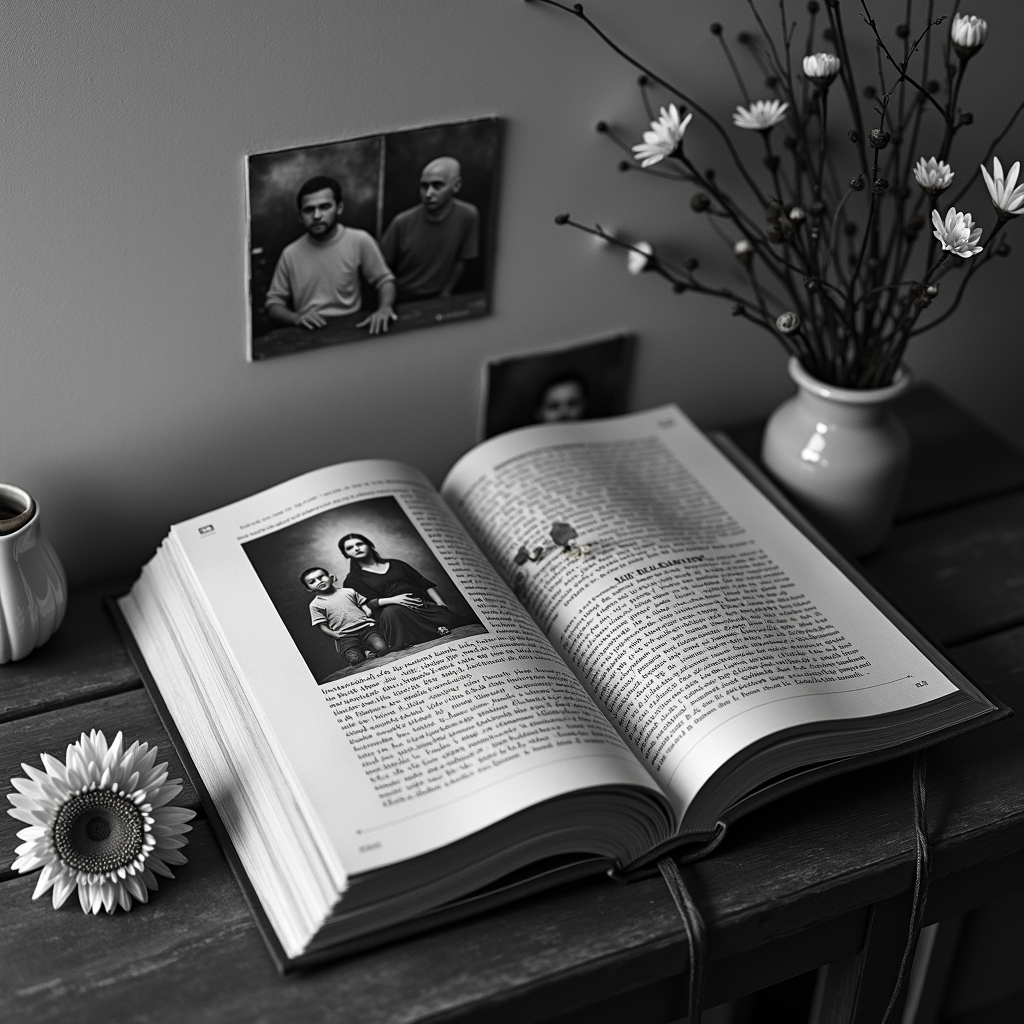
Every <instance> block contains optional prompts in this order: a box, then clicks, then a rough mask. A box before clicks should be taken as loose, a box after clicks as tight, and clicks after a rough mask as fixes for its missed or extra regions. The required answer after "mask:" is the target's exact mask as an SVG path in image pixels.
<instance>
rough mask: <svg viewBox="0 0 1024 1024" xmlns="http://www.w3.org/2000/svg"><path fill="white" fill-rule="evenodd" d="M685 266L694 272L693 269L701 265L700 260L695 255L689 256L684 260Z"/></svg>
mask: <svg viewBox="0 0 1024 1024" xmlns="http://www.w3.org/2000/svg"><path fill="white" fill-rule="evenodd" d="M683 266H684V267H686V269H687V270H689V271H690V272H691V273H693V271H695V270H696V269H697V268H698V267H699V266H700V261H699V260H698V259H697V258H696V257H695V256H687V257H686V259H685V260H683Z"/></svg>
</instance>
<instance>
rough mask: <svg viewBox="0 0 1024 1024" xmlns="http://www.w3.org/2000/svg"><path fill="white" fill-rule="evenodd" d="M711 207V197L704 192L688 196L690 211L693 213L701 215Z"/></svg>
mask: <svg viewBox="0 0 1024 1024" xmlns="http://www.w3.org/2000/svg"><path fill="white" fill-rule="evenodd" d="M710 207H711V197H710V196H709V195H708V194H707V193H706V192H694V194H693V195H692V196H690V209H691V210H693V212H694V213H703V212H704V211H705V210H707V209H710Z"/></svg>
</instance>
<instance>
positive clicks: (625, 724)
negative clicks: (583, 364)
mask: <svg viewBox="0 0 1024 1024" xmlns="http://www.w3.org/2000/svg"><path fill="white" fill-rule="evenodd" d="M442 494H443V496H444V497H445V498H446V500H447V501H448V503H449V504H450V505H451V507H452V508H453V509H454V510H455V512H456V514H457V515H458V516H459V517H460V518H461V519H462V521H463V523H464V524H465V525H466V527H467V528H468V530H469V531H470V533H471V534H473V536H474V538H475V539H476V541H477V543H478V544H479V546H480V547H481V549H482V550H483V551H484V553H485V554H486V555H487V557H488V558H489V559H490V561H491V562H492V564H493V565H494V566H495V567H496V568H497V569H498V571H499V572H500V573H501V574H502V575H503V576H504V577H505V579H506V580H507V581H508V582H509V584H510V585H511V586H512V588H513V590H514V591H515V593H516V594H517V595H518V597H519V598H520V600H521V601H522V602H523V603H524V605H525V606H526V608H527V609H528V610H529V611H530V613H531V615H532V616H533V617H534V619H535V620H536V621H537V623H538V624H539V625H540V626H541V628H542V629H543V630H544V631H545V632H546V633H547V635H548V637H549V639H550V640H551V642H552V643H553V644H554V646H555V647H556V649H557V650H558V651H559V652H560V653H561V654H562V656H563V658H564V659H565V660H566V662H567V663H568V664H569V665H570V666H571V667H572V668H573V669H574V671H575V672H576V674H577V676H578V677H579V678H580V680H581V681H582V682H583V683H584V685H585V686H586V687H587V688H588V690H589V691H590V693H591V694H592V696H593V697H594V698H595V700H596V701H597V702H598V703H599V704H600V705H601V706H602V707H603V708H604V709H605V712H606V714H607V715H608V717H609V719H610V720H611V721H612V722H613V724H614V725H615V726H616V727H617V729H618V730H619V732H620V734H621V735H622V736H623V737H624V738H625V739H626V740H627V742H629V744H630V745H631V746H632V748H633V750H634V752H635V753H636V754H637V756H638V757H639V758H640V759H641V761H642V762H643V763H644V764H645V765H646V766H647V767H648V769H649V770H650V772H651V773H652V775H653V776H654V777H655V778H656V779H657V781H658V782H659V784H660V785H661V787H662V789H663V790H664V791H665V792H666V793H667V794H668V796H669V798H670V800H671V801H672V803H673V805H674V808H675V810H676V813H677V814H678V815H679V817H680V818H682V817H683V815H684V814H685V812H686V810H687V808H688V807H689V806H690V804H691V802H692V801H693V800H694V797H695V796H696V795H697V794H698V792H699V791H700V790H701V788H702V787H703V786H705V784H707V783H708V782H709V780H710V779H711V778H712V776H713V775H714V774H715V773H716V772H717V771H719V770H720V769H721V768H722V766H723V765H726V764H728V763H730V762H731V761H734V759H738V758H740V757H741V755H742V754H743V752H744V751H748V750H750V749H751V748H754V747H756V746H757V745H758V744H759V743H761V744H763V741H765V739H766V738H767V737H770V736H773V735H776V734H779V733H784V732H787V731H789V733H790V734H792V733H793V732H794V731H795V732H796V733H800V732H804V731H813V730H815V729H818V730H820V731H822V732H824V733H830V732H831V733H836V734H839V733H842V731H843V730H844V728H845V729H847V730H848V729H849V726H850V725H851V724H853V723H856V721H857V720H858V719H860V720H866V719H869V718H871V717H873V716H880V715H889V714H891V713H894V712H904V713H906V712H908V711H911V710H912V709H914V708H915V707H920V706H922V705H927V704H929V703H931V702H935V701H937V700H940V699H941V698H944V697H945V698H949V697H951V696H957V695H959V689H958V687H957V685H956V684H955V683H953V682H952V681H951V680H950V679H948V678H947V677H946V676H945V675H944V674H943V672H942V671H940V670H939V669H938V668H937V667H936V665H935V664H934V663H933V662H932V661H931V660H929V659H928V658H927V657H926V656H925V655H924V654H923V653H922V652H921V651H920V650H919V649H918V648H917V646H915V644H914V643H912V642H911V641H910V640H908V639H907V637H906V636H904V634H903V633H902V632H901V631H900V629H899V628H898V627H897V626H896V625H895V624H894V623H893V622H891V621H890V620H889V619H888V618H887V617H886V615H885V614H883V613H882V612H881V611H880V610H879V608H877V607H876V606H875V604H873V603H872V601H871V600H870V599H869V598H868V597H867V596H866V595H865V594H864V593H862V592H861V590H860V589H859V588H858V587H857V586H856V585H855V584H854V583H853V582H852V581H851V580H850V579H849V578H848V577H847V576H846V575H845V574H844V572H843V571H842V570H841V569H840V568H839V567H838V566H837V565H835V564H834V563H833V562H832V561H830V560H829V558H827V557H826V556H825V555H824V554H822V553H821V552H820V551H819V550H818V549H817V548H816V547H815V545H814V544H813V543H811V541H809V540H808V539H807V537H805V536H804V534H803V533H801V531H800V530H798V529H797V528H796V527H795V526H794V525H793V524H792V523H791V522H790V521H789V520H788V519H787V518H786V516H785V515H783V514H782V512H780V511H779V509H778V508H776V506H775V505H773V504H772V502H771V501H770V500H769V499H768V498H767V497H765V495H764V494H762V493H761V491H759V490H758V489H757V488H756V487H755V486H754V485H753V484H752V483H751V482H750V481H749V480H747V479H746V478H745V477H744V475H743V474H742V473H741V472H740V471H739V470H738V469H737V468H736V467H735V466H734V465H733V464H732V463H731V462H730V461H729V460H728V459H727V458H726V457H725V456H724V455H723V454H722V453H721V452H720V451H719V450H718V449H717V448H716V447H715V446H714V445H713V444H712V443H711V442H710V441H709V440H708V438H707V437H705V435H704V434H703V433H701V432H700V430H698V429H697V428H696V427H695V426H694V425H693V424H692V423H691V422H690V421H689V420H688V419H687V418H686V417H685V416H684V415H683V414H682V413H681V412H680V411H679V410H678V409H677V408H675V407H674V406H665V407H662V408H658V409H654V410H651V411H649V412H645V413H639V414H636V415H631V416H624V417H619V418H616V419H613V420H599V421H593V422H589V423H572V424H568V423H567V424H557V425H547V426H536V427H528V428H525V429H523V430H518V431H513V432H511V433H509V434H505V435H501V436H500V437H497V438H493V439H491V440H490V441H487V442H485V443H484V444H482V445H480V446H478V447H477V448H475V449H473V450H472V451H471V452H469V453H468V454H467V455H466V456H465V457H464V458H463V459H461V460H460V461H459V462H458V463H457V464H456V465H455V467H454V468H453V469H452V471H451V472H450V473H449V475H448V478H447V479H446V481H445V483H444V485H443V487H442ZM922 712H923V713H924V709H922ZM885 742H889V743H891V742H892V739H891V738H890V739H889V740H887V741H885ZM841 752H845V753H852V752H854V750H853V749H851V748H850V746H849V744H846V745H843V744H840V745H839V748H837V751H836V754H835V755H833V756H841Z"/></svg>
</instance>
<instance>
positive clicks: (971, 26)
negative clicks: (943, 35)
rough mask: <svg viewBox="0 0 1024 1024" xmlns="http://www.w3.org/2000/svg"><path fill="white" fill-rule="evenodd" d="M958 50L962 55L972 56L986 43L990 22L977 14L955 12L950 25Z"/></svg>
mask: <svg viewBox="0 0 1024 1024" xmlns="http://www.w3.org/2000/svg"><path fill="white" fill-rule="evenodd" d="M949 34H950V36H951V37H952V39H953V45H954V46H955V47H956V52H957V53H959V54H960V56H961V57H972V56H974V54H976V53H977V52H978V51H979V50H980V49H981V48H982V46H983V45H984V43H985V37H986V36H987V35H988V22H987V21H985V19H984V18H979V17H978V16H977V15H976V14H954V15H953V24H952V25H950V27H949Z"/></svg>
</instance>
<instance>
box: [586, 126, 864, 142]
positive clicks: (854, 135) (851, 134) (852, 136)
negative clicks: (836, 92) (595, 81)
mask: <svg viewBox="0 0 1024 1024" xmlns="http://www.w3.org/2000/svg"><path fill="white" fill-rule="evenodd" d="M598 131H600V129H598ZM846 137H847V138H848V139H849V140H850V141H851V142H860V136H859V135H858V134H857V133H856V132H855V131H854V130H853V129H852V128H851V129H850V130H849V131H848V132H847V133H846Z"/></svg>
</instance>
